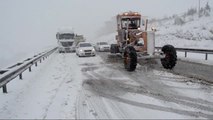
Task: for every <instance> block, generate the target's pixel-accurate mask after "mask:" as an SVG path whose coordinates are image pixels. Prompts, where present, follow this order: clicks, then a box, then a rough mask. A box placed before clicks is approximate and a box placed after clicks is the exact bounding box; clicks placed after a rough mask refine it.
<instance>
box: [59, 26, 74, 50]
mask: <svg viewBox="0 0 213 120" xmlns="http://www.w3.org/2000/svg"><path fill="white" fill-rule="evenodd" d="M74 37H75V34H74V32H73V31H70V30H61V31H59V32H58V33H57V34H56V39H57V42H58V51H59V53H68V52H74V51H75V47H74V41H75V40H74Z"/></svg>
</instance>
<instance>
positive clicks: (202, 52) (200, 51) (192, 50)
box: [155, 47, 213, 60]
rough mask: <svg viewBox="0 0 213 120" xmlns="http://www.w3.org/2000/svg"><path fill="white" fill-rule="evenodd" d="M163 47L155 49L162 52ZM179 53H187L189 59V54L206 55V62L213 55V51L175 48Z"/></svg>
mask: <svg viewBox="0 0 213 120" xmlns="http://www.w3.org/2000/svg"><path fill="white" fill-rule="evenodd" d="M161 48H162V47H155V49H156V50H161ZM175 49H176V50H177V51H179V52H185V57H187V53H189V52H190V53H201V54H205V60H208V55H209V54H213V50H208V49H190V48H175Z"/></svg>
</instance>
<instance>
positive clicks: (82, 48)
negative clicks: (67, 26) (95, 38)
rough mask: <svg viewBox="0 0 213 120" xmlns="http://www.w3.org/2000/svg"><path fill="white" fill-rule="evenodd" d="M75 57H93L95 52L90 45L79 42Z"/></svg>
mask: <svg viewBox="0 0 213 120" xmlns="http://www.w3.org/2000/svg"><path fill="white" fill-rule="evenodd" d="M76 55H77V56H79V57H82V56H95V55H96V52H95V49H94V47H93V46H92V44H91V43H88V42H80V43H79V44H78V45H77V46H76Z"/></svg>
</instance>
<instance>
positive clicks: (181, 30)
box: [153, 12, 213, 49]
mask: <svg viewBox="0 0 213 120" xmlns="http://www.w3.org/2000/svg"><path fill="white" fill-rule="evenodd" d="M179 18H180V19H181V20H183V21H184V23H183V24H181V25H177V24H175V22H176V21H175V20H177V17H176V18H175V17H174V18H170V19H167V20H164V21H158V22H156V23H153V24H155V26H156V28H157V32H156V46H163V45H164V44H172V45H174V46H176V47H181V48H201V49H212V48H213V14H212V12H211V14H210V15H209V16H202V17H200V18H199V17H198V15H197V14H195V15H193V16H185V17H183V16H181V17H179Z"/></svg>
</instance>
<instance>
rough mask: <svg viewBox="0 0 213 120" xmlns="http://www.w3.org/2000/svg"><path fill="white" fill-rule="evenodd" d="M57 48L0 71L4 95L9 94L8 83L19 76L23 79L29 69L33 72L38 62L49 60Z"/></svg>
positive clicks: (0, 82) (0, 84)
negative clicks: (32, 69)
mask: <svg viewBox="0 0 213 120" xmlns="http://www.w3.org/2000/svg"><path fill="white" fill-rule="evenodd" d="M55 50H57V47H56V48H53V49H51V50H48V51H46V52H42V53H39V54H37V55H35V56H33V57H32V58H28V59H26V60H24V61H23V62H19V63H17V64H15V65H13V66H10V67H8V68H7V69H4V70H0V88H1V87H2V88H3V93H7V83H8V82H10V81H11V80H13V79H14V78H16V77H17V76H19V79H21V80H22V79H23V77H22V73H23V72H24V71H26V70H27V69H29V72H31V67H32V66H33V65H34V64H35V66H36V67H37V65H38V62H39V61H40V63H41V62H42V59H43V60H44V59H45V58H47V57H48V56H49V55H50V54H52V53H53V52H54V51H55Z"/></svg>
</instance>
